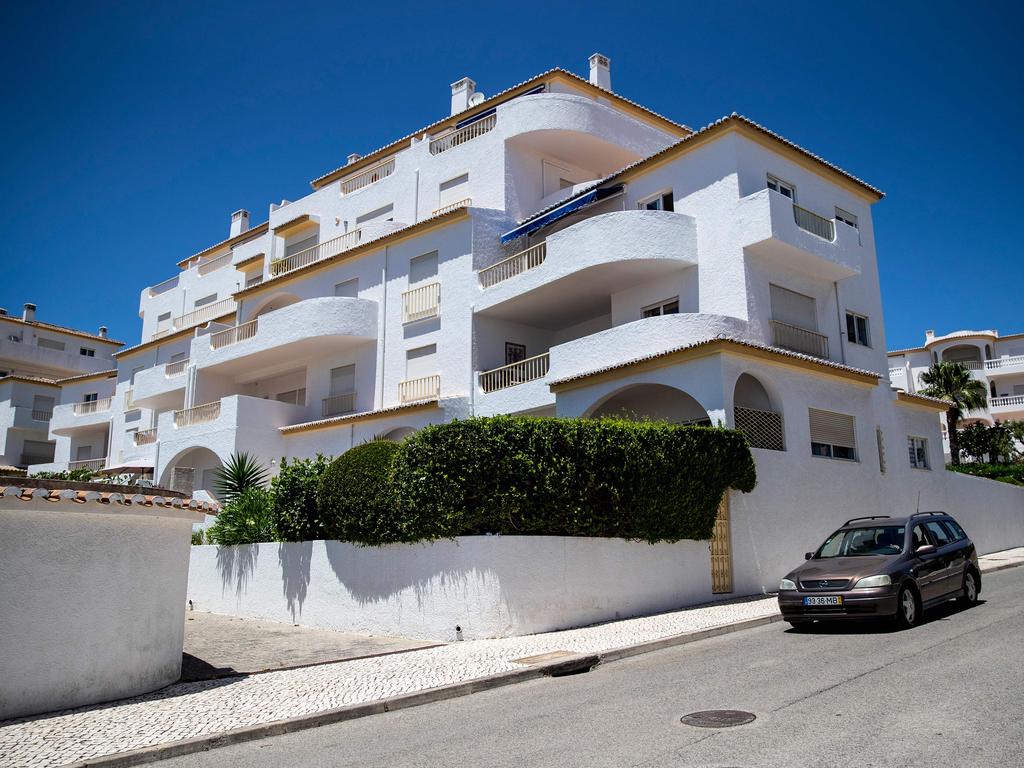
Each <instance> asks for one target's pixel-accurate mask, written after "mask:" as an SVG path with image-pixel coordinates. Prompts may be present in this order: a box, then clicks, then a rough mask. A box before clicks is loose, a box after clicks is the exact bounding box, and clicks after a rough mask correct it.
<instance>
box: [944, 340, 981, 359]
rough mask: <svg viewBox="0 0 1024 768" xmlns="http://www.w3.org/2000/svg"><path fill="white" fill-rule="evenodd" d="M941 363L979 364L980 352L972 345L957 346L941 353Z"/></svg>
mask: <svg viewBox="0 0 1024 768" xmlns="http://www.w3.org/2000/svg"><path fill="white" fill-rule="evenodd" d="M942 362H944V363H946V362H954V363H981V350H980V349H978V347H976V346H974V345H973V344H957V345H956V346H955V347H949V348H947V349H945V350H944V351H943V352H942Z"/></svg>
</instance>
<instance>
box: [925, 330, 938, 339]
mask: <svg viewBox="0 0 1024 768" xmlns="http://www.w3.org/2000/svg"><path fill="white" fill-rule="evenodd" d="M924 337H925V339H934V338H935V331H933V330H931V329H928V330H927V331H925V332H924Z"/></svg>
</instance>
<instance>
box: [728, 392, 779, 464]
mask: <svg viewBox="0 0 1024 768" xmlns="http://www.w3.org/2000/svg"><path fill="white" fill-rule="evenodd" d="M732 414H733V424H734V425H735V426H736V429H738V430H739V431H740V432H742V433H743V434H744V435H746V436H747V441H748V442H749V443H750V445H751V447H753V448H764V449H766V450H769V451H784V450H786V438H785V430H784V429H783V423H782V408H781V406H780V407H777V408H776V407H775V406H773V404H772V399H771V397H770V396H769V394H768V390H766V389H765V388H764V385H763V384H762V383H761V382H760V380H758V379H757V377H755V376H752V375H750V374H749V373H744V374H742V375H741V376H740V377H739V378H738V379H736V387H735V389H734V390H733V406H732Z"/></svg>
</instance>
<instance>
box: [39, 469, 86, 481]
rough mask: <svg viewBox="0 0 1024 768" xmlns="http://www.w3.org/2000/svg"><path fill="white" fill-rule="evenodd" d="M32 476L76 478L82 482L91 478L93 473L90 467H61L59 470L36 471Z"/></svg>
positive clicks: (40, 477) (46, 478)
mask: <svg viewBox="0 0 1024 768" xmlns="http://www.w3.org/2000/svg"><path fill="white" fill-rule="evenodd" d="M32 477H38V478H39V479H40V480H76V481H79V482H83V483H84V482H89V481H90V480H92V479H93V478H94V477H95V473H94V472H93V471H92V470H91V469H62V470H60V471H59V472H36V473H35V474H34V475H32Z"/></svg>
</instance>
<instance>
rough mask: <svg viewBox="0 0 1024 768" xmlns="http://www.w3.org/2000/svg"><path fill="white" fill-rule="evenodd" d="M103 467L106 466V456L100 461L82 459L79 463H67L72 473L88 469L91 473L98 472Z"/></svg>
mask: <svg viewBox="0 0 1024 768" xmlns="http://www.w3.org/2000/svg"><path fill="white" fill-rule="evenodd" d="M105 466H107V458H106V456H104V457H103V458H102V459H82V460H80V461H69V462H68V469H69V470H70V471H72V472H73V471H74V470H76V469H88V470H90V471H92V472H99V471H100V470H101V469H103V468H104V467H105Z"/></svg>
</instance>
